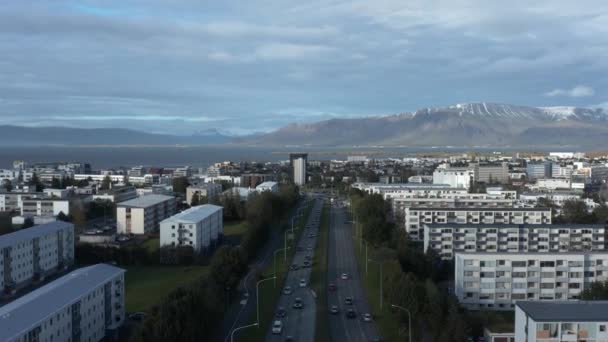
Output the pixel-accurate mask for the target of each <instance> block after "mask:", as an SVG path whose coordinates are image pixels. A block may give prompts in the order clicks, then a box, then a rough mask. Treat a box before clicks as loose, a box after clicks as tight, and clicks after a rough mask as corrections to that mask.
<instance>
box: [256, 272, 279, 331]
mask: <svg viewBox="0 0 608 342" xmlns="http://www.w3.org/2000/svg"><path fill="white" fill-rule="evenodd" d="M273 279H276V277H270V278H266V279H262V280H259V281H258V282H257V283H256V284H255V302H256V305H255V307H256V322H257V324H258V325H259V324H260V284H261V283H263V282H265V281H267V280H273Z"/></svg>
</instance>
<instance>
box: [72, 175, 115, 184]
mask: <svg viewBox="0 0 608 342" xmlns="http://www.w3.org/2000/svg"><path fill="white" fill-rule="evenodd" d="M106 176H109V177H110V180H111V181H112V183H124V182H125V176H124V175H113V174H99V175H90V174H75V175H74V180H77V181H80V180H90V181H93V182H98V183H101V182H103V180H104V179H105V178H106Z"/></svg>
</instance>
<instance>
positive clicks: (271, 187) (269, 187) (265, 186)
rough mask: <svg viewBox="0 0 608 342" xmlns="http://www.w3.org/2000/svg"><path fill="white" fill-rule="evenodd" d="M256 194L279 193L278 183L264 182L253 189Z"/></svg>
mask: <svg viewBox="0 0 608 342" xmlns="http://www.w3.org/2000/svg"><path fill="white" fill-rule="evenodd" d="M255 189H256V190H257V191H258V192H264V191H270V192H279V183H277V182H264V183H262V184H260V185H258V186H256V188H255Z"/></svg>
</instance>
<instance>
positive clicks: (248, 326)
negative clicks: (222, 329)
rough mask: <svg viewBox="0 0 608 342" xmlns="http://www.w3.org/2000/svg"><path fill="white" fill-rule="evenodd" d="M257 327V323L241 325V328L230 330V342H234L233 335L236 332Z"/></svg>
mask: <svg viewBox="0 0 608 342" xmlns="http://www.w3.org/2000/svg"><path fill="white" fill-rule="evenodd" d="M257 325H258V324H257V323H253V324H249V325H243V326H242V327H238V328H235V329H234V330H232V333H231V334H230V342H234V333H235V332H237V331H238V330H241V329H245V328H251V327H255V326H257Z"/></svg>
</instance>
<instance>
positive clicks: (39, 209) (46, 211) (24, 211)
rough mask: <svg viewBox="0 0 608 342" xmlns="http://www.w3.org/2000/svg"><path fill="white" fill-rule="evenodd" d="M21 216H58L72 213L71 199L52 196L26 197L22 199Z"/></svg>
mask: <svg viewBox="0 0 608 342" xmlns="http://www.w3.org/2000/svg"><path fill="white" fill-rule="evenodd" d="M20 209H21V216H28V215H29V216H57V215H59V213H64V214H65V215H69V214H70V201H69V200H57V199H52V198H29V199H28V198H24V199H22V200H21V208H20Z"/></svg>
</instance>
